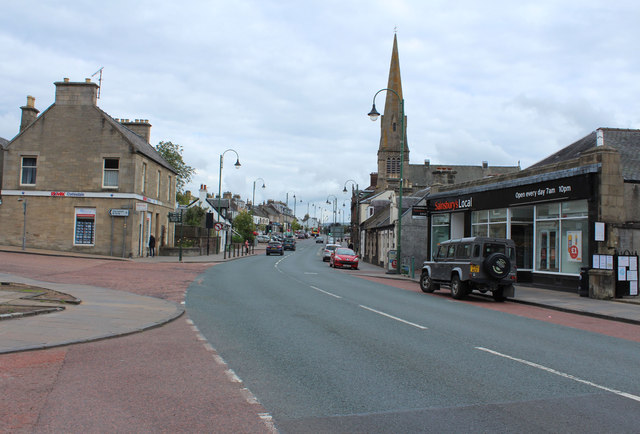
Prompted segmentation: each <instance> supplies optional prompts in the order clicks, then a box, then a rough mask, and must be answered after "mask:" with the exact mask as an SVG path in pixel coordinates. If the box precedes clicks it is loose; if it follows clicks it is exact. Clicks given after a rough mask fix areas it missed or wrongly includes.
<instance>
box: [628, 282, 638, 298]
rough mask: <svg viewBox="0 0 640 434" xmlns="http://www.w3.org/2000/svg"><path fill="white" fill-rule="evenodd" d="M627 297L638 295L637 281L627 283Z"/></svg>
mask: <svg viewBox="0 0 640 434" xmlns="http://www.w3.org/2000/svg"><path fill="white" fill-rule="evenodd" d="M629 295H638V281H637V280H634V281H632V282H629Z"/></svg>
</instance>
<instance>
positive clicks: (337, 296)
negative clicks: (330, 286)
mask: <svg viewBox="0 0 640 434" xmlns="http://www.w3.org/2000/svg"><path fill="white" fill-rule="evenodd" d="M311 288H313V289H315V290H316V291H320V292H322V293H323V294H327V295H330V296H331V297H335V298H342V297H340V296H339V295H335V294H332V293H330V292H327V291H325V290H324V289H320V288H316V287H315V286H312V287H311Z"/></svg>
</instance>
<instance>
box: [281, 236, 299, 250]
mask: <svg viewBox="0 0 640 434" xmlns="http://www.w3.org/2000/svg"><path fill="white" fill-rule="evenodd" d="M282 246H283V247H284V250H294V251H295V250H296V240H294V239H293V238H285V239H284V241H283V242H282Z"/></svg>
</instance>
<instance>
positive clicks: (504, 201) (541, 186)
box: [427, 175, 591, 212]
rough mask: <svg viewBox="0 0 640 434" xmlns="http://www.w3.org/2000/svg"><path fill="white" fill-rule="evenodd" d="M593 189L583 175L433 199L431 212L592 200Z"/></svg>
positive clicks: (587, 176) (430, 203)
mask: <svg viewBox="0 0 640 434" xmlns="http://www.w3.org/2000/svg"><path fill="white" fill-rule="evenodd" d="M590 187H591V182H590V177H589V175H579V176H573V177H570V178H561V179H556V180H551V181H542V182H538V183H531V184H526V185H522V186H517V187H506V188H501V189H495V190H489V191H481V192H477V193H467V194H464V195H458V196H447V197H442V198H436V199H430V200H428V201H427V204H428V207H429V210H430V211H431V212H456V211H465V210H471V209H492V208H507V207H510V206H518V205H525V204H533V203H540V202H546V201H555V200H577V199H585V198H588V197H589V194H590V190H591V188H590Z"/></svg>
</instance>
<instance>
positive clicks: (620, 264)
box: [618, 256, 629, 267]
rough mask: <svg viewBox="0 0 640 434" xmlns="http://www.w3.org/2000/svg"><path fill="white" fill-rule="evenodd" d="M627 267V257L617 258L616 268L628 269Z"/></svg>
mask: <svg viewBox="0 0 640 434" xmlns="http://www.w3.org/2000/svg"><path fill="white" fill-rule="evenodd" d="M628 266H629V257H628V256H618V267H628Z"/></svg>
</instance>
